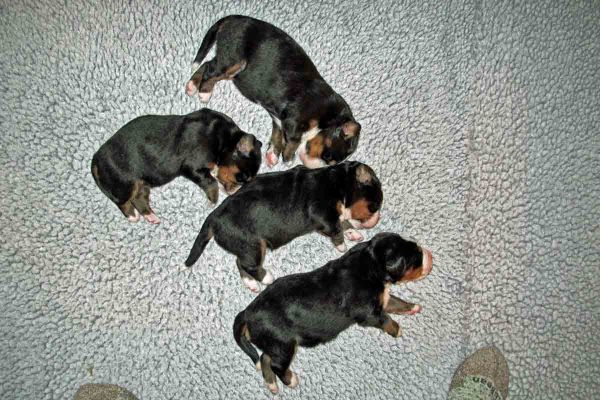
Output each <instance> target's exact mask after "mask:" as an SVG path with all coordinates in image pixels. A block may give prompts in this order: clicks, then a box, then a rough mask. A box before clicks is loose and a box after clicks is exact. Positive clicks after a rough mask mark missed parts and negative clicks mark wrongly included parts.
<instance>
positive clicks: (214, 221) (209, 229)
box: [185, 161, 383, 292]
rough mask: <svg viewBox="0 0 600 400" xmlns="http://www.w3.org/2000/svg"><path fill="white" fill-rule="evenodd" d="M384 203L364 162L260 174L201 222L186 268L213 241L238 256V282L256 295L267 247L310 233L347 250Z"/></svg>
mask: <svg viewBox="0 0 600 400" xmlns="http://www.w3.org/2000/svg"><path fill="white" fill-rule="evenodd" d="M382 201H383V193H382V191H381V183H380V182H379V179H377V177H376V176H375V173H374V172H373V170H372V169H371V168H370V167H369V166H367V165H365V164H362V163H359V162H356V161H353V162H343V163H340V164H338V165H335V166H332V167H327V168H319V169H314V170H311V169H308V168H305V167H303V166H297V167H295V168H292V169H290V170H288V171H283V172H274V173H269V174H262V175H259V176H257V177H256V179H255V180H254V181H252V182H250V183H248V184H247V185H245V186H244V187H243V188H242V189H241V190H240V191H239V192H237V193H236V194H235V195H233V196H230V197H229V198H227V199H226V200H225V201H223V203H221V205H220V206H219V207H218V208H217V209H216V210H215V211H213V212H212V213H211V214H210V215H209V216H208V217H207V218H206V221H204V224H203V225H202V229H201V230H200V233H199V234H198V237H197V238H196V241H195V242H194V246H193V247H192V250H191V251H190V255H189V256H188V258H187V260H186V261H185V265H187V266H188V267H190V266H192V265H193V264H194V263H195V262H196V261H197V260H198V258H199V257H200V255H201V254H202V252H203V251H204V248H205V247H206V245H207V244H208V242H209V241H210V240H211V239H212V238H213V237H214V238H215V241H216V242H217V243H218V244H219V246H221V247H222V248H223V249H225V250H227V251H228V252H230V253H233V254H235V255H236V256H237V266H238V269H239V271H240V274H241V277H242V281H243V282H244V284H245V285H246V286H247V287H248V288H249V289H250V290H252V291H253V292H258V291H259V290H260V289H259V285H258V281H260V282H262V283H263V284H265V285H268V284H270V283H271V282H273V276H272V275H271V274H270V273H269V272H267V271H265V270H264V269H263V267H262V264H263V261H264V258H265V253H266V251H267V249H272V250H274V249H277V248H279V247H281V246H283V245H285V244H286V243H289V242H291V241H292V240H293V239H295V238H297V237H299V236H302V235H306V234H308V233H311V232H315V231H317V232H320V233H322V234H324V235H326V236H329V237H330V238H331V240H332V241H333V244H334V245H335V246H336V248H337V249H338V250H339V251H345V250H346V245H345V243H344V229H345V228H352V229H349V230H348V231H347V232H346V235H347V236H346V237H347V238H348V239H349V240H362V235H360V234H359V233H358V232H356V231H355V230H354V229H363V228H366V229H370V228H372V227H374V226H375V225H376V224H377V222H379V209H380V208H381V202H382Z"/></svg>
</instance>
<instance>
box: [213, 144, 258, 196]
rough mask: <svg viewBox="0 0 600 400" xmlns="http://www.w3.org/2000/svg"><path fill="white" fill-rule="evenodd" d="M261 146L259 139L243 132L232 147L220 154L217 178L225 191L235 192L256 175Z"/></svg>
mask: <svg viewBox="0 0 600 400" xmlns="http://www.w3.org/2000/svg"><path fill="white" fill-rule="evenodd" d="M261 147H262V143H261V141H260V140H258V139H256V137H255V136H254V135H251V134H249V133H244V134H243V135H242V136H241V137H240V139H239V140H238V142H237V143H236V145H235V146H234V148H233V149H229V150H227V151H226V153H225V154H223V155H222V157H221V162H220V163H219V165H218V167H219V168H218V171H217V180H218V181H219V182H220V183H221V185H223V188H224V189H225V191H226V192H227V193H229V194H233V193H235V192H236V191H237V190H238V189H239V188H240V187H241V186H242V185H243V184H245V183H247V182H249V181H251V180H253V179H254V178H255V177H256V174H257V173H258V169H259V168H260V163H261V153H260V149H261Z"/></svg>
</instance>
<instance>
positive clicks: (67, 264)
mask: <svg viewBox="0 0 600 400" xmlns="http://www.w3.org/2000/svg"><path fill="white" fill-rule="evenodd" d="M169 3H171V2H167V1H154V2H152V3H150V2H143V1H132V2H129V4H125V2H121V1H102V2H100V1H99V2H96V3H94V2H85V3H84V2H71V1H68V2H60V3H58V2H52V1H42V2H40V1H27V2H11V1H2V2H1V4H2V5H0V48H1V54H2V55H1V59H0V67H1V68H0V71H1V72H0V74H1V75H0V96H1V97H0V128H1V134H0V168H1V171H2V173H1V175H0V230H1V231H0V232H1V234H0V310H1V314H0V315H1V318H2V320H1V323H0V337H1V338H2V345H1V346H0V397H2V398H3V399H66V398H72V397H73V396H74V394H75V392H76V390H77V388H78V387H79V386H80V385H82V384H84V383H89V382H108V383H114V384H119V385H122V386H124V387H126V388H128V389H129V390H131V391H132V392H133V393H134V394H135V395H136V396H137V397H139V398H140V399H142V400H148V399H193V398H211V399H212V398H227V399H231V400H233V399H255V398H269V397H270V396H269V395H268V394H267V391H266V389H265V388H264V387H263V386H262V381H261V378H260V377H259V374H258V373H257V372H256V371H255V370H254V366H253V365H252V364H251V362H250V360H249V359H248V358H247V357H246V355H244V354H243V353H242V352H241V351H240V350H239V349H238V348H237V346H236V345H235V343H234V340H233V337H232V335H231V326H232V323H233V318H234V316H235V314H236V313H237V312H238V311H239V310H240V309H242V308H243V307H244V306H245V305H246V304H248V303H249V302H250V301H251V299H252V298H253V295H252V294H251V293H250V292H249V291H248V290H246V289H245V288H243V286H242V284H241V283H240V280H239V277H238V273H237V271H236V268H235V266H234V259H233V257H232V256H230V255H228V254H226V253H224V252H223V251H222V250H221V249H219V248H218V247H217V246H216V245H215V244H214V243H211V244H210V245H209V246H208V248H207V251H206V252H205V254H204V255H203V256H202V258H201V259H200V262H199V263H198V264H197V265H196V266H195V267H194V268H193V270H192V271H191V273H190V272H186V271H183V270H182V269H181V268H180V265H181V264H182V262H183V260H184V259H185V257H186V255H187V252H188V251H189V249H190V246H191V244H192V241H193V239H194V238H195V236H196V234H197V232H198V230H199V228H200V226H201V224H202V221H203V220H204V218H205V217H206V215H207V214H208V213H209V212H210V208H209V206H208V203H207V201H206V199H205V197H204V195H203V193H202V192H201V191H200V190H199V189H198V188H196V187H195V186H194V185H193V184H192V183H190V182H188V181H185V180H183V179H178V180H176V181H175V182H173V183H172V184H170V185H168V186H165V187H163V188H161V189H158V190H155V191H154V192H153V196H152V201H153V205H154V208H155V210H156V212H157V214H158V216H159V217H161V218H162V220H163V223H162V224H161V225H160V226H158V227H156V226H150V225H149V224H146V223H139V224H137V225H132V224H129V223H127V222H126V220H125V219H124V218H123V217H122V216H121V214H120V213H119V211H118V210H117V208H116V207H115V206H114V205H113V204H112V203H110V202H109V200H108V199H107V198H105V197H104V196H103V195H102V194H101V192H100V191H99V190H98V189H97V187H96V186H95V185H94V182H93V180H92V177H91V174H90V172H89V163H90V159H91V156H92V154H93V153H94V151H95V150H96V149H97V148H98V147H99V146H100V144H101V143H103V141H104V140H106V139H107V138H108V137H109V136H110V135H112V134H113V133H114V132H115V131H116V130H117V129H118V128H119V127H120V126H122V125H123V124H124V123H125V122H127V121H128V120H130V119H131V118H133V117H135V116H138V115H140V114H146V113H157V114H161V113H163V114H164V113H178V114H179V113H187V112H190V111H192V110H195V109H197V108H198V107H199V103H198V101H197V99H188V98H187V97H186V96H185V95H184V90H183V88H184V84H185V82H186V80H187V79H188V78H189V76H190V65H191V62H192V60H193V57H194V55H195V53H196V51H197V49H198V46H199V45H200V41H201V39H202V37H203V34H204V33H205V31H206V30H207V29H208V27H209V26H210V25H211V24H212V23H213V22H214V21H216V20H217V19H218V18H219V17H221V16H224V15H226V14H230V13H237V14H246V15H252V16H255V17H257V18H261V19H264V20H267V21H269V22H272V23H274V24H276V25H277V26H279V27H281V28H283V29H284V30H285V31H287V32H288V33H289V34H290V35H291V36H293V37H294V38H296V39H297V41H298V42H299V43H300V44H301V45H302V46H303V47H304V48H305V50H306V51H307V53H308V54H309V55H310V56H311V57H312V58H313V60H314V61H315V64H316V65H317V67H318V68H319V70H320V71H321V72H322V74H323V75H324V76H325V77H326V79H327V80H328V81H329V82H330V83H331V85H332V86H333V87H334V88H335V89H336V90H337V91H339V92H340V93H341V94H342V95H343V96H344V97H345V99H346V100H347V101H348V103H349V104H351V105H352V107H353V110H354V113H355V116H356V117H357V119H358V120H359V121H360V122H361V123H362V125H363V132H364V133H363V135H362V138H361V143H360V146H359V150H358V151H357V153H356V155H355V157H354V158H355V159H358V160H363V161H366V162H368V163H369V164H370V165H371V166H373V168H374V169H375V170H376V171H377V173H378V174H379V176H380V178H381V180H382V183H383V187H384V193H385V202H384V207H383V220H382V222H381V224H380V225H379V226H378V227H377V228H376V229H375V230H373V231H372V232H368V237H371V236H372V235H373V234H374V233H376V232H378V231H384V230H391V231H396V232H405V233H408V234H410V235H412V236H415V237H417V238H419V239H420V240H422V241H423V242H424V243H425V244H427V245H428V246H429V247H430V248H431V249H432V250H433V253H434V261H435V262H434V270H433V273H432V275H430V277H429V278H428V279H426V280H424V281H421V282H419V283H415V284H411V285H408V286H405V287H401V288H399V289H397V292H399V293H400V294H401V295H403V296H405V297H406V298H407V299H411V300H414V301H417V302H419V303H421V304H422V305H423V307H424V309H423V312H422V314H420V315H418V316H415V317H403V318H399V319H398V320H399V322H400V324H401V326H402V327H403V329H404V337H402V338H400V339H392V338H390V337H389V336H387V335H385V334H383V333H381V332H379V331H376V330H373V329H371V330H369V329H361V328H358V327H356V328H352V329H350V330H348V331H346V332H344V333H343V334H342V335H340V337H339V338H338V340H336V341H335V342H333V343H331V344H329V345H327V346H322V347H318V348H315V349H308V350H300V351H299V354H298V356H297V358H296V361H295V363H294V369H295V370H296V371H297V372H298V374H299V376H300V380H301V383H300V386H299V388H298V389H295V390H287V389H284V390H283V394H282V395H280V396H279V397H281V398H290V399H300V398H302V399H329V398H331V399H333V398H340V399H342V398H362V399H390V398H401V399H442V398H444V397H445V393H446V390H447V387H448V385H449V382H450V379H451V377H452V374H453V372H454V369H455V368H456V367H457V366H458V365H459V364H460V361H461V360H462V358H463V357H464V356H465V355H466V354H468V353H470V352H471V351H473V350H474V349H476V348H478V347H480V346H483V345H488V344H495V345H496V346H497V347H498V348H499V349H501V350H502V351H503V352H504V353H505V355H506V357H507V358H508V361H509V366H510V368H511V383H510V397H511V398H529V399H548V398H560V399H590V398H592V397H593V396H594V395H597V394H598V393H599V392H600V380H599V379H598V373H599V372H600V339H598V331H599V328H600V315H599V310H600V298H599V297H598V293H599V290H600V279H599V278H598V271H599V265H600V232H599V225H598V221H600V203H599V200H598V198H599V195H600V190H599V188H600V156H599V155H600V139H599V138H600V136H599V131H600V101H599V93H600V68H599V67H598V66H599V65H600V48H599V47H600V23H599V21H600V6H599V5H598V3H595V4H593V5H592V4H589V3H580V2H570V3H566V4H564V5H558V2H552V1H548V2H545V3H542V2H537V1H533V2H524V3H525V4H514V3H510V4H498V3H499V2H495V1H489V2H482V1H473V2H452V3H450V2H438V1H434V2H431V3H429V2H422V1H416V2H411V3H407V4H399V2H396V1H393V0H390V1H381V2H377V5H373V4H372V2H370V1H364V2H358V1H356V2H336V3H335V4H334V3H333V2H328V3H327V4H325V3H324V2H314V3H313V2H297V3H296V2H284V1H282V2H281V3H279V4H277V3H275V2H272V1H271V2H266V1H265V2H245V1H238V2H227V3H223V2H222V1H210V2H209V1H194V2H189V4H186V5H183V4H181V5H169ZM292 3H294V4H292ZM210 107H211V108H214V109H216V110H219V111H223V112H225V113H227V114H228V115H230V116H231V117H232V118H233V119H234V120H235V121H236V122H237V123H238V124H239V125H240V126H241V127H242V128H244V129H246V130H248V131H250V132H253V133H256V134H257V135H258V136H259V137H260V138H261V139H262V140H263V142H265V143H266V141H267V140H268V136H269V134H270V120H269V117H268V116H267V114H266V112H264V111H263V110H262V109H260V108H259V107H258V106H256V105H253V104H251V103H250V102H249V101H247V100H246V99H244V98H243V97H242V96H241V95H240V94H239V93H238V92H236V90H235V88H234V87H233V85H231V83H221V84H219V85H217V88H216V91H215V94H214V96H213V99H212V100H211V103H210ZM265 169H266V168H265V167H263V169H262V170H263V171H264V170H265ZM334 257H337V254H336V252H335V250H333V249H332V246H331V245H330V244H329V243H328V242H327V240H325V238H322V237H321V236H320V235H317V234H315V235H310V236H307V237H303V238H301V239H299V240H297V241H295V242H293V243H292V244H291V245H289V246H287V247H285V248H283V249H281V250H279V251H276V252H274V253H271V254H269V255H268V256H267V262H266V266H267V267H268V268H270V269H271V270H272V271H273V273H274V275H275V276H282V275H284V274H289V273H292V272H297V271H307V270H310V269H312V268H315V267H318V266H321V265H323V264H324V263H325V262H326V261H328V260H330V259H332V258H334Z"/></svg>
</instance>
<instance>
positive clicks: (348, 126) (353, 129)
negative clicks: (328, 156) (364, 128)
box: [342, 121, 360, 138]
mask: <svg viewBox="0 0 600 400" xmlns="http://www.w3.org/2000/svg"><path fill="white" fill-rule="evenodd" d="M342 130H343V131H344V134H345V135H346V137H349V138H351V137H354V136H356V134H357V133H358V132H359V130H360V127H359V125H358V124H357V123H356V122H353V121H349V122H346V123H344V124H343V125H342Z"/></svg>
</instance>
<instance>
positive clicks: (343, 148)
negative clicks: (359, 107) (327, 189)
mask: <svg viewBox="0 0 600 400" xmlns="http://www.w3.org/2000/svg"><path fill="white" fill-rule="evenodd" d="M215 43H216V44H217V50H216V55H215V58H213V59H212V60H210V61H207V62H205V63H203V64H200V63H202V61H203V60H204V58H205V57H206V55H207V54H208V52H209V51H210V49H211V47H212V46H213V45H214V44H215ZM192 68H193V71H192V72H193V75H192V77H191V79H190V81H188V83H187V84H186V93H187V94H188V95H189V96H192V95H193V94H194V93H196V92H198V94H199V97H200V100H201V101H203V102H208V100H209V99H210V96H211V94H212V91H213V88H214V86H215V84H216V83H217V82H218V81H220V80H224V79H226V80H233V83H234V85H235V86H236V87H237V88H238V89H239V91H240V92H241V93H242V94H243V95H244V96H245V97H246V98H248V100H250V101H252V102H254V103H257V104H259V105H261V106H262V107H263V108H265V110H267V112H268V113H269V115H270V116H271V119H272V121H273V131H272V135H271V142H270V144H269V150H268V151H267V157H266V158H267V164H268V165H269V166H270V167H272V166H274V165H275V164H277V162H278V160H279V155H280V154H281V153H282V152H283V160H284V161H286V162H289V161H291V160H292V159H293V157H294V154H295V152H296V150H297V149H298V148H299V155H300V158H301V160H302V162H303V163H304V165H306V166H307V167H309V168H317V167H322V166H324V165H333V164H336V163H339V162H341V161H343V160H345V159H346V158H347V157H348V156H349V155H350V154H352V153H353V152H354V150H355V149H356V146H357V144H358V137H359V134H360V128H361V127H360V124H359V123H358V122H356V121H355V120H354V117H353V116H352V111H351V110H350V107H349V106H348V104H347V103H346V102H345V101H344V99H343V98H342V97H341V96H340V95H339V94H337V93H336V92H335V91H334V90H333V89H332V88H331V86H329V84H327V82H325V80H324V79H323V77H322V76H321V75H320V74H319V72H318V71H317V68H316V67H315V65H314V64H313V62H312V61H311V60H310V58H308V56H307V55H306V53H305V52H304V50H303V49H302V47H300V45H299V44H298V43H296V41H294V39H292V38H291V37H290V36H288V34H287V33H285V32H284V31H282V30H281V29H279V28H277V27H275V26H273V25H271V24H269V23H267V22H263V21H259V20H257V19H254V18H250V17H244V16H240V15H231V16H228V17H225V18H223V19H221V20H219V21H217V22H216V23H215V24H214V25H213V26H212V27H211V28H210V29H209V30H208V32H207V33H206V36H205V37H204V39H203V40H202V44H201V45H200V49H199V50H198V54H197V55H196V58H195V60H194V65H193V67H192Z"/></svg>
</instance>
